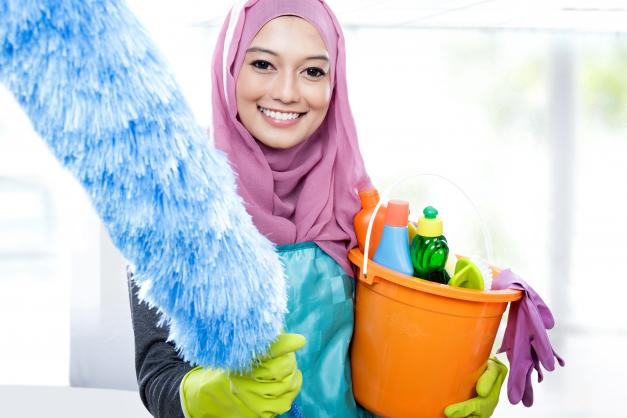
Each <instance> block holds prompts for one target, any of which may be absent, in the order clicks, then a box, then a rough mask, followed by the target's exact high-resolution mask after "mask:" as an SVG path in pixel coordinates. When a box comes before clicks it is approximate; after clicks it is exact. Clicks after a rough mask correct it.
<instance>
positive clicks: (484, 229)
mask: <svg viewBox="0 0 627 418" xmlns="http://www.w3.org/2000/svg"><path fill="white" fill-rule="evenodd" d="M415 177H438V178H440V179H442V180H444V181H446V182H448V183H449V184H451V185H452V186H453V187H455V188H456V189H457V190H458V191H459V192H460V193H461V194H462V195H463V196H464V197H465V198H466V200H467V201H468V202H469V203H470V205H471V206H472V209H473V210H474V212H475V214H476V215H477V218H478V219H479V224H480V227H481V232H482V234H483V245H484V246H485V251H486V257H487V258H488V260H491V259H492V244H491V240H490V234H489V233H488V229H487V227H486V224H485V222H484V221H483V217H482V216H481V213H480V212H479V209H478V208H477V205H475V202H474V201H473V200H472V199H471V198H470V196H468V194H467V193H466V192H464V190H463V189H462V188H461V187H459V185H457V183H455V182H454V181H452V180H451V179H449V178H447V177H444V176H442V175H440V174H434V173H414V174H409V175H407V176H404V177H401V178H400V179H398V180H396V181H395V182H394V183H392V184H391V185H390V186H388V187H387V188H386V189H385V190H384V191H383V193H381V198H380V199H379V201H378V202H377V205H376V206H375V207H374V211H373V212H372V215H371V216H370V220H369V221H368V230H367V231H366V242H365V243H364V262H363V268H362V269H361V272H362V275H363V277H364V281H365V282H366V283H368V284H372V283H373V282H374V281H375V278H374V275H373V277H368V255H369V254H368V252H369V251H368V250H369V249H370V235H371V234H372V227H373V225H374V221H375V217H376V216H377V213H378V212H379V209H380V208H381V205H382V204H383V202H384V201H387V200H388V195H389V194H390V193H391V192H392V190H395V189H396V187H398V186H399V185H400V184H402V183H405V182H406V181H407V180H409V179H412V178H415Z"/></svg>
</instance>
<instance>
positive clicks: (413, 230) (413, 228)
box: [407, 221, 418, 245]
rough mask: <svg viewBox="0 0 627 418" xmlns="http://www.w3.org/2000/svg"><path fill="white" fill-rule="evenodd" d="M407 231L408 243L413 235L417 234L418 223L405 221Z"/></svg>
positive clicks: (412, 238)
mask: <svg viewBox="0 0 627 418" xmlns="http://www.w3.org/2000/svg"><path fill="white" fill-rule="evenodd" d="M407 231H408V232H409V234H408V235H409V245H411V242H412V241H413V240H414V237H415V236H416V235H418V225H417V224H416V222H412V221H409V222H407Z"/></svg>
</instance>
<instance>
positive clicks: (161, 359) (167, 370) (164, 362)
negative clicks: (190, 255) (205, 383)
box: [128, 272, 192, 418]
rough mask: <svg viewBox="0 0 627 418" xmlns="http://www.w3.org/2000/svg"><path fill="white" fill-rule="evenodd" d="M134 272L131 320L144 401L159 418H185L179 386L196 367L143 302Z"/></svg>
mask: <svg viewBox="0 0 627 418" xmlns="http://www.w3.org/2000/svg"><path fill="white" fill-rule="evenodd" d="M131 277H132V273H130V272H129V274H128V289H129V299H130V303H131V317H132V320H133V332H134V334H135V372H136V374H137V383H138V385H139V394H140V397H141V400H142V402H143V403H144V405H145V406H146V408H147V409H148V411H150V413H151V414H152V416H154V417H157V418H184V414H183V411H182V410H181V403H180V398H179V386H180V384H181V381H182V380H183V377H184V376H185V375H186V374H187V372H188V371H190V370H191V369H192V366H191V365H190V364H189V363H187V362H185V361H183V360H182V359H181V358H180V357H179V356H178V354H177V352H176V350H175V349H174V346H173V345H172V343H170V342H168V341H167V338H168V329H167V328H165V327H159V326H157V324H158V321H159V317H158V315H157V311H156V310H155V309H150V308H149V307H148V305H147V304H145V303H143V302H140V301H139V298H138V297H137V290H138V288H137V287H136V286H135V285H134V283H133V281H132V279H131Z"/></svg>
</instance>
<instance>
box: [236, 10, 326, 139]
mask: <svg viewBox="0 0 627 418" xmlns="http://www.w3.org/2000/svg"><path fill="white" fill-rule="evenodd" d="M235 95H236V98H237V112H238V115H239V118H240V121H241V122H242V124H243V125H244V126H245V127H246V129H247V130H248V131H249V132H250V133H251V134H252V136H253V137H254V138H255V139H257V140H258V141H259V142H261V143H263V144H264V145H267V146H269V147H272V148H290V147H293V146H294V145H297V144H299V143H301V142H302V141H304V140H305V139H307V138H308V137H309V136H310V135H311V134H312V133H313V132H314V131H315V130H316V129H318V127H319V126H320V125H321V124H322V121H323V120H324V118H325V116H326V114H327V110H328V109H329V102H330V101H331V79H330V76H329V54H328V52H327V50H326V47H325V46H324V42H323V41H322V38H321V37H320V35H319V34H318V31H317V30H316V28H314V27H313V26H312V25H311V24H310V23H309V22H307V21H306V20H304V19H301V18H299V17H295V16H281V17H277V18H275V19H272V20H271V21H269V22H268V23H266V25H265V26H264V27H263V28H261V30H260V31H259V33H257V36H255V38H254V39H253V40H252V42H251V43H250V46H249V48H248V50H247V51H246V56H245V57H244V63H243V64H242V68H241V70H240V73H239V76H238V78H237V84H236V86H235Z"/></svg>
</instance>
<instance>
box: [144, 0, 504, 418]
mask: <svg viewBox="0 0 627 418" xmlns="http://www.w3.org/2000/svg"><path fill="white" fill-rule="evenodd" d="M212 77H213V83H212V85H213V137H214V138H215V142H216V146H217V147H218V148H220V149H222V150H223V151H224V152H226V154H227V155H228V157H229V160H230V162H231V164H232V166H233V168H234V170H235V172H236V173H237V175H238V192H239V193H240V195H241V196H242V197H243V199H244V201H245V203H246V208H247V210H248V212H249V213H250V215H251V216H252V218H253V221H254V223H255V225H256V226H257V228H258V229H259V230H260V231H261V232H262V233H263V234H265V235H266V236H267V237H268V238H269V239H270V240H271V241H272V242H273V243H275V244H276V245H277V251H278V253H279V255H280V258H281V260H282V262H283V264H284V266H285V273H286V277H287V280H288V289H289V290H288V309H289V313H288V314H287V316H286V324H285V330H286V332H289V333H293V334H284V335H282V336H281V337H280V338H279V339H278V340H277V342H276V343H275V344H273V346H272V348H271V351H270V353H269V354H268V356H267V357H265V358H263V359H261V360H260V364H259V365H257V367H255V368H254V369H253V371H252V372H251V373H249V374H246V375H229V374H228V373H227V372H225V371H222V370H206V369H202V368H195V369H192V368H191V366H189V365H188V364H185V363H184V362H183V361H181V360H180V359H179V357H178V356H177V354H176V351H175V350H174V348H173V347H172V346H171V345H170V344H168V343H167V342H166V337H167V331H166V330H164V329H163V328H156V327H155V325H154V323H155V321H156V316H155V314H154V312H152V311H149V310H148V309H147V308H146V307H145V306H144V305H140V304H138V301H137V299H136V298H134V299H133V323H134V329H135V335H136V366H137V373H138V382H139V385H140V393H141V396H142V400H143V401H144V403H145V404H146V406H147V407H148V409H149V410H150V411H151V412H152V413H153V415H155V416H167V417H172V416H183V414H185V415H187V416H191V417H251V418H254V417H258V416H263V417H273V416H276V415H279V414H282V413H284V412H286V411H287V410H288V409H289V407H290V405H291V403H292V402H293V401H294V400H296V402H297V404H298V405H299V406H300V407H301V409H302V411H303V413H304V415H305V417H331V416H334V417H356V416H361V415H368V413H367V412H365V411H363V410H361V408H359V407H358V405H357V404H356V402H355V400H354V398H353V395H352V386H351V374H350V360H349V344H350V339H351V335H352V331H353V278H352V275H353V272H352V269H351V266H350V264H349V262H348V259H347V252H348V250H349V249H350V248H352V247H353V246H354V245H355V243H356V240H355V235H354V232H353V228H352V219H353V216H354V215H355V213H356V212H357V211H358V210H359V200H358V194H357V193H358V191H361V190H366V189H367V188H370V187H372V185H371V183H370V179H369V178H368V175H367V174H366V171H365V169H364V164H363V161H362V157H361V154H360V152H359V147H358V143H357V135H356V129H355V125H354V122H353V118H352V115H351V112H350V107H349V104H348V95H347V88H346V72H345V52H344V39H343V35H342V32H341V29H340V27H339V25H338V23H337V20H336V19H335V17H334V15H333V13H332V12H331V11H330V9H329V8H328V7H327V6H326V5H325V4H324V3H323V2H322V1H320V0H251V1H248V2H247V3H245V4H243V5H241V6H240V7H235V8H234V9H233V10H232V11H231V14H230V15H229V17H228V18H227V20H226V22H225V24H224V26H223V28H222V31H221V33H220V36H219V39H218V44H217V47H216V51H215V55H214V62H213V74H212ZM260 280H263V278H260ZM302 336H304V337H305V338H306V341H307V343H306V344H305V338H303V337H302ZM303 345H304V346H303ZM489 370H492V371H491V372H490V375H489V376H488V378H486V379H487V380H489V381H490V382H489V389H490V391H489V392H490V393H492V392H494V390H493V387H494V388H496V386H498V389H499V390H500V383H502V377H504V374H503V373H500V372H499V371H501V370H502V369H499V368H497V369H496V370H497V372H496V373H495V372H494V370H495V369H494V367H491V368H490V369H489ZM486 379H484V380H486ZM499 380H500V383H499ZM495 381H497V383H498V384H497V385H493V384H492V383H494V382H495ZM179 389H180V390H179ZM477 399H479V398H477ZM484 399H488V397H485V398H481V399H479V401H477V400H476V399H475V400H473V405H474V404H478V405H480V407H474V406H473V407H468V405H470V404H469V403H466V404H464V405H466V406H464V407H463V408H461V409H464V408H465V409H469V408H470V409H469V410H471V412H470V413H473V414H475V416H486V417H487V416H490V415H491V412H492V410H493V409H494V407H495V406H496V401H497V400H498V391H497V392H496V400H491V401H489V402H487V403H486V402H484V401H483V400H484ZM480 401H481V402H480ZM490 408H491V410H490ZM461 409H460V408H456V409H455V411H453V412H451V413H465V410H464V411H462V412H459V411H461ZM481 409H483V410H484V412H483V414H482V413H481ZM488 410H489V413H488V412H486V411H488ZM449 412H450V411H449ZM470 413H468V414H467V415H469V414H470ZM486 413H488V414H487V415H486ZM452 416H466V415H459V414H457V415H452Z"/></svg>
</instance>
